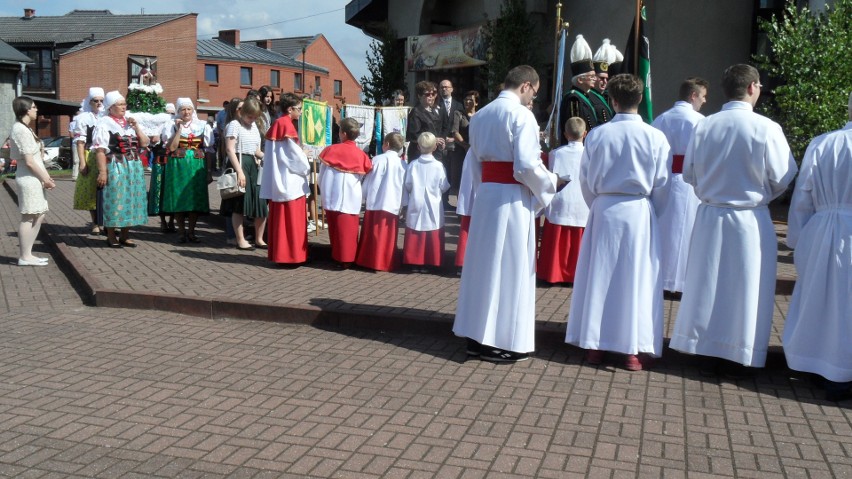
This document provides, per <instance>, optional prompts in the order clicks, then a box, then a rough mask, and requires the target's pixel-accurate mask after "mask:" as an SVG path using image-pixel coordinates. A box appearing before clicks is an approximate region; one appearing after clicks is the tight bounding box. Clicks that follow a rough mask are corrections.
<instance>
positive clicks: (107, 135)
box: [92, 92, 148, 228]
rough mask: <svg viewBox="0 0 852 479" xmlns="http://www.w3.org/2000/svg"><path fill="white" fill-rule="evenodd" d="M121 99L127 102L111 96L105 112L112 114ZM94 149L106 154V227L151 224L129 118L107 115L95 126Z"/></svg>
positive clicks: (104, 206) (139, 162) (105, 105)
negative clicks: (111, 110) (112, 109)
mask: <svg viewBox="0 0 852 479" xmlns="http://www.w3.org/2000/svg"><path fill="white" fill-rule="evenodd" d="M118 99H123V98H122V97H121V95H120V94H119V93H118V92H109V93H108V94H107V95H106V99H105V101H104V110H105V111H109V108H110V106H112V105H113V104H114V103H115V102H116V101H117V100H118ZM92 149H93V150H97V149H103V150H104V153H105V154H106V161H107V182H106V185H105V186H104V188H103V196H104V201H103V208H104V226H105V227H107V228H128V227H131V226H139V225H144V224H147V223H148V214H147V205H148V201H147V200H148V196H147V192H146V191H145V170H144V168H143V166H142V162H141V161H140V160H139V143H138V138H137V137H136V131H135V130H134V129H133V127H132V126H130V124H129V122H128V121H127V119H126V118H124V117H122V118H118V117H113V116H112V115H109V114H106V115H105V116H103V117H101V118H100V119H99V120H98V123H97V124H96V126H95V129H94V132H93V139H92Z"/></svg>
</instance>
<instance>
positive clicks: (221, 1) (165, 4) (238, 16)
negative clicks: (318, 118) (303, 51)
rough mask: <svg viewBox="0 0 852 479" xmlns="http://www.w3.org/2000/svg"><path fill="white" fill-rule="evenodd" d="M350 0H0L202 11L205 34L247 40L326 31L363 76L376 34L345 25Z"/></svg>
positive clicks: (7, 8)
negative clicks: (228, 33)
mask: <svg viewBox="0 0 852 479" xmlns="http://www.w3.org/2000/svg"><path fill="white" fill-rule="evenodd" d="M347 3H349V0H277V1H276V0H252V1H246V0H242V1H240V0H237V1H234V0H204V1H198V0H195V1H186V0H148V1H145V2H141V1H133V0H124V1H119V2H116V1H115V0H85V1H82V0H0V16H22V15H23V13H24V8H34V9H35V11H36V15H50V16H53V15H64V14H66V13H68V12H70V11H71V10H74V9H80V10H109V11H111V12H112V13H115V14H131V13H143V9H144V13H187V12H192V13H197V14H198V38H200V39H210V38H213V37H214V36H216V34H217V32H218V31H219V30H228V29H232V28H235V29H238V30H240V40H242V41H247V40H256V39H259V38H280V37H297V36H308V35H316V34H318V33H322V34H323V35H325V37H326V38H327V39H328V41H329V42H330V43H331V45H332V46H333V47H334V49H335V50H336V51H337V54H338V55H340V57H341V58H342V59H343V62H344V63H345V64H346V66H347V67H348V68H349V70H350V71H352V74H353V75H354V76H355V79H356V80H358V81H361V77H362V76H365V75H367V74H368V72H367V65H366V56H367V53H366V52H367V50H369V48H370V42H371V41H372V39H371V38H370V37H368V36H367V35H364V33H363V32H361V30H359V29H357V28H355V27H352V26H350V25H347V24H346V13H345V10H346V8H345V7H346V4H347ZM235 6H238V8H235ZM306 60H307V61H308V62H309V63H310V61H311V59H310V58H307V59H306Z"/></svg>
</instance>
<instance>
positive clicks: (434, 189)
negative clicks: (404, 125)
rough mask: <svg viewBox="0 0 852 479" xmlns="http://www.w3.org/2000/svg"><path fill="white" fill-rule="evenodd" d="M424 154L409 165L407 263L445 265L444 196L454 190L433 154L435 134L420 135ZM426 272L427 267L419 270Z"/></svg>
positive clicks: (404, 201)
mask: <svg viewBox="0 0 852 479" xmlns="http://www.w3.org/2000/svg"><path fill="white" fill-rule="evenodd" d="M417 145H418V146H419V147H420V157H418V158H417V159H416V160H413V161H412V162H411V163H410V164H409V165H408V170H407V171H406V173H405V181H404V182H403V192H402V204H403V205H407V206H408V211H407V212H406V215H405V225H406V228H405V246H404V247H403V260H402V261H403V263H405V264H410V265H414V266H441V259H442V258H443V256H444V205H443V202H442V201H441V196H442V195H443V194H444V192H445V191H447V190H448V189H450V183H449V181H447V172H446V171H445V170H444V165H442V164H441V162H439V161H438V160H436V159H435V157H434V156H432V152H434V151H435V147H436V140H435V135H433V134H432V133H429V132H426V133H421V134H420V136H419V137H417ZM415 271H421V272H425V271H427V270H426V269H415Z"/></svg>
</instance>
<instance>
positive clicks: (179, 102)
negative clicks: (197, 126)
mask: <svg viewBox="0 0 852 479" xmlns="http://www.w3.org/2000/svg"><path fill="white" fill-rule="evenodd" d="M175 106H176V107H177V109H178V110H180V109H181V108H183V107H185V106H188V107H190V108H192V109H193V110H194V109H195V105H193V104H192V100H190V99H189V98H186V97H180V98H178V99H177V101H175Z"/></svg>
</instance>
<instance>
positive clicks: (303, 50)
mask: <svg viewBox="0 0 852 479" xmlns="http://www.w3.org/2000/svg"><path fill="white" fill-rule="evenodd" d="M299 43H300V44H301V45H302V85H301V86H302V94H304V93H306V92H307V91H308V90H307V88H305V85H306V83H305V82H306V78H305V50H306V49H307V48H308V42H307V40H299Z"/></svg>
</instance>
